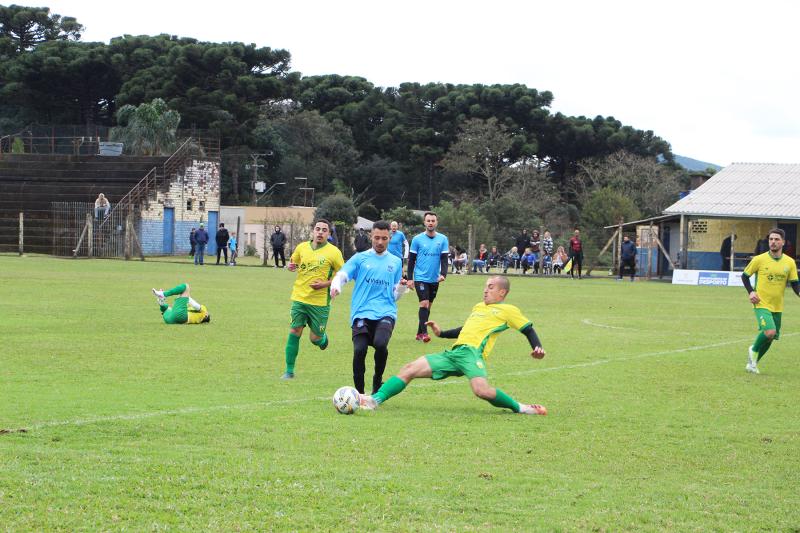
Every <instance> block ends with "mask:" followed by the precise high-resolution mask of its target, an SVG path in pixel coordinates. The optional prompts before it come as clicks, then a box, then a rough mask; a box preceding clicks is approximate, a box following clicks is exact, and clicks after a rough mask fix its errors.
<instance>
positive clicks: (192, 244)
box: [189, 228, 197, 257]
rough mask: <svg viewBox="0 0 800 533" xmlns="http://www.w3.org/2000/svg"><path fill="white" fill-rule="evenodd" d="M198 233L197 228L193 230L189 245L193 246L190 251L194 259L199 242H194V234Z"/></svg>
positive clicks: (190, 234)
mask: <svg viewBox="0 0 800 533" xmlns="http://www.w3.org/2000/svg"><path fill="white" fill-rule="evenodd" d="M196 231H197V228H192V231H190V232H189V245H191V247H192V249H191V250H189V255H190V256H191V257H194V249H195V247H196V246H197V241H196V240H194V234H195V232H196Z"/></svg>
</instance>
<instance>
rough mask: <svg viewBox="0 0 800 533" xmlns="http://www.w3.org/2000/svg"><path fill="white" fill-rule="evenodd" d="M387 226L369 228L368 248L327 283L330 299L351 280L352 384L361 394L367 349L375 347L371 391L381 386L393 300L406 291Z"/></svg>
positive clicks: (379, 224) (381, 222)
mask: <svg viewBox="0 0 800 533" xmlns="http://www.w3.org/2000/svg"><path fill="white" fill-rule="evenodd" d="M389 238H390V237H389V223H388V222H386V221H385V220H379V221H377V222H375V224H373V226H372V248H371V249H370V250H367V251H365V252H360V253H357V254H356V255H354V256H353V257H351V258H350V259H349V260H348V261H347V263H345V265H344V266H343V267H342V269H341V270H340V271H339V272H338V273H337V274H336V276H334V278H333V281H332V282H331V298H335V297H336V296H337V295H339V294H340V293H341V292H342V286H343V285H344V284H345V283H347V282H348V281H350V280H355V287H354V288H353V297H352V300H351V302H350V323H351V324H352V327H353V383H354V384H355V387H356V389H358V392H360V393H361V394H364V373H365V372H366V359H367V349H368V348H369V347H370V346H372V347H373V348H375V373H374V375H373V376H372V391H373V392H376V391H377V390H378V389H380V388H381V385H382V384H383V371H384V370H385V369H386V360H387V359H388V358H389V339H391V338H392V331H393V330H394V324H395V322H396V321H397V300H398V299H399V298H400V296H402V294H403V293H404V292H405V291H406V287H405V285H404V284H403V282H402V280H403V261H402V260H401V259H400V258H398V257H396V256H394V255H392V254H391V253H389V252H388V251H387V246H388V244H389Z"/></svg>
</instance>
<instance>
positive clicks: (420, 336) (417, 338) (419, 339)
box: [414, 333, 422, 342]
mask: <svg viewBox="0 0 800 533" xmlns="http://www.w3.org/2000/svg"><path fill="white" fill-rule="evenodd" d="M414 340H416V341H417V342H422V333H417V336H416V338H415V339H414Z"/></svg>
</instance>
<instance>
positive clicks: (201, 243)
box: [194, 222, 208, 266]
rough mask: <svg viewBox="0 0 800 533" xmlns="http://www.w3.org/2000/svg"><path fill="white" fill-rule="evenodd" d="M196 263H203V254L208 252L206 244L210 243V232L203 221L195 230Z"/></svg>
mask: <svg viewBox="0 0 800 533" xmlns="http://www.w3.org/2000/svg"><path fill="white" fill-rule="evenodd" d="M194 242H195V245H194V264H195V265H200V266H202V265H203V254H205V252H206V244H208V232H207V231H206V230H205V226H204V225H203V223H202V222H201V223H200V227H199V228H198V229H197V231H195V232H194Z"/></svg>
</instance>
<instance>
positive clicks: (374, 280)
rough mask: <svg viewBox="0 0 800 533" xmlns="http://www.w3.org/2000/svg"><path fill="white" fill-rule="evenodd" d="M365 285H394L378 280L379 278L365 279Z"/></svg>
mask: <svg viewBox="0 0 800 533" xmlns="http://www.w3.org/2000/svg"><path fill="white" fill-rule="evenodd" d="M364 283H371V284H373V285H382V286H384V287H390V286H391V285H392V284H391V283H389V282H388V281H386V280H385V279H378V278H364Z"/></svg>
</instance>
